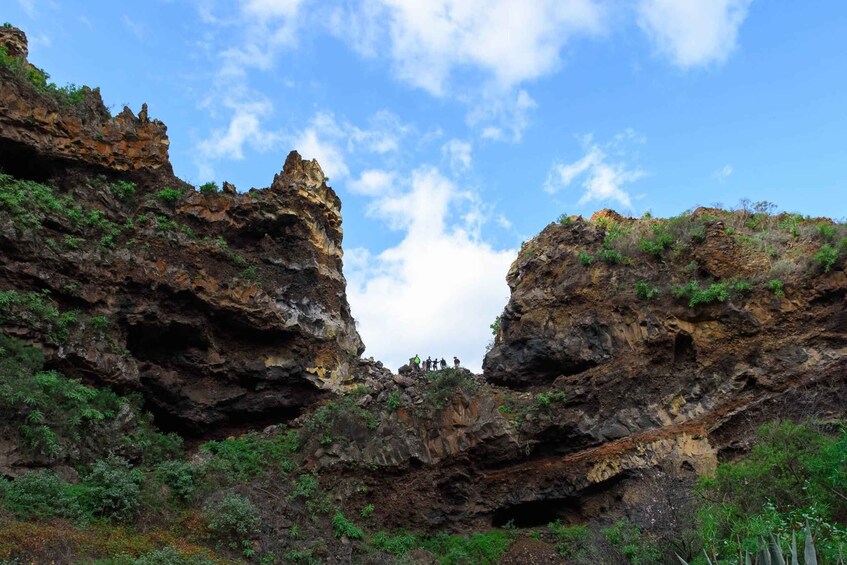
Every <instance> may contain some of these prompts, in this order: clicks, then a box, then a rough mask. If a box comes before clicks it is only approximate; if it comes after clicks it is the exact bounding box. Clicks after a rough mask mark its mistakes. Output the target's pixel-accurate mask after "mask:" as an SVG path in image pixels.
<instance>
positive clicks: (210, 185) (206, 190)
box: [200, 182, 219, 196]
mask: <svg viewBox="0 0 847 565" xmlns="http://www.w3.org/2000/svg"><path fill="white" fill-rule="evenodd" d="M218 190H219V189H218V184H217V183H216V182H205V183H203V184H201V185H200V193H201V194H204V195H206V196H211V195H212V194H217V193H218Z"/></svg>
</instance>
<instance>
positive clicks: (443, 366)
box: [441, 357, 447, 371]
mask: <svg viewBox="0 0 847 565" xmlns="http://www.w3.org/2000/svg"><path fill="white" fill-rule="evenodd" d="M446 368H447V361H445V360H444V357H442V358H441V370H442V371H443V370H444V369H446Z"/></svg>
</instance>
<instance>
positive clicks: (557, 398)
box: [535, 390, 568, 409]
mask: <svg viewBox="0 0 847 565" xmlns="http://www.w3.org/2000/svg"><path fill="white" fill-rule="evenodd" d="M567 399H568V396H567V395H566V394H565V393H564V392H562V391H561V390H548V391H545V392H539V393H538V394H536V395H535V406H536V407H537V408H540V409H547V408H549V407H550V405H551V404H553V403H554V402H565V401H566V400H567Z"/></svg>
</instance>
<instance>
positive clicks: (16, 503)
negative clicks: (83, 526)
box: [0, 471, 80, 520]
mask: <svg viewBox="0 0 847 565" xmlns="http://www.w3.org/2000/svg"><path fill="white" fill-rule="evenodd" d="M69 487H70V485H68V484H67V483H65V482H64V481H62V480H61V479H60V478H59V477H57V476H56V475H55V474H53V473H51V472H49V471H29V472H26V473H24V474H22V475H21V476H19V477H18V478H17V479H15V480H14V481H4V480H3V479H0V497H2V501H3V507H4V508H5V509H6V511H7V512H10V513H12V514H14V515H15V516H17V517H18V518H21V519H24V520H32V519H48V518H75V517H77V516H78V515H79V512H80V510H79V504H78V502H77V501H76V499H75V497H74V495H73V493H72V490H71V489H70V488H69Z"/></svg>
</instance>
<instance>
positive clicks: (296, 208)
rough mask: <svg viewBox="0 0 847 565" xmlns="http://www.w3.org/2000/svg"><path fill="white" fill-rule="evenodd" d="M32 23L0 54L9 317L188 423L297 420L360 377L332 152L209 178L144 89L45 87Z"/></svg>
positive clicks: (207, 426) (72, 366)
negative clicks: (126, 97)
mask: <svg viewBox="0 0 847 565" xmlns="http://www.w3.org/2000/svg"><path fill="white" fill-rule="evenodd" d="M21 37H22V33H11V31H9V28H4V30H3V34H2V35H0V39H2V41H3V45H5V46H6V50H7V53H8V54H9V55H11V56H17V57H18V59H16V60H15V61H16V63H15V65H17V66H11V67H10V66H4V67H0V171H3V173H5V174H4V175H3V176H2V177H0V184H2V189H3V193H4V198H3V199H2V200H0V291H4V292H6V293H7V294H6V296H7V299H8V301H7V304H8V308H7V309H6V310H5V311H4V312H0V329H2V331H3V332H4V333H6V334H8V335H14V336H17V337H18V338H22V339H24V340H25V341H27V342H30V343H34V344H38V345H39V347H41V348H42V349H43V350H44V353H45V356H46V360H47V366H48V367H49V368H51V369H57V370H60V371H62V372H63V373H64V374H66V375H68V376H70V377H75V378H81V379H83V380H84V382H86V383H89V384H93V385H111V386H113V387H115V388H116V389H117V390H119V391H122V392H124V393H126V392H132V391H138V392H141V393H142V394H143V395H144V398H145V402H146V406H147V407H148V408H149V409H150V410H151V411H152V412H153V413H154V414H155V415H156V418H157V424H158V425H160V426H162V427H164V428H166V429H172V430H178V431H179V432H180V433H188V434H191V433H201V432H202V433H205V432H208V431H211V430H220V429H224V428H227V427H231V426H240V425H242V424H244V423H247V422H249V423H250V424H251V425H258V423H260V422H262V421H273V422H279V421H285V420H288V419H290V418H292V417H295V416H296V415H297V414H299V412H300V411H301V409H303V408H304V407H305V406H308V405H310V404H311V403H313V402H314V401H315V400H317V399H319V398H321V397H323V396H325V395H326V394H327V393H328V392H329V391H336V392H338V391H342V390H344V389H345V387H348V386H349V384H350V379H351V374H350V366H351V360H352V359H355V358H356V357H357V356H358V355H359V354H360V353H361V352H362V351H363V349H364V346H363V344H362V341H361V339H360V338H359V335H358V333H357V331H356V328H355V324H354V321H353V319H352V317H351V315H350V308H349V305H348V303H347V299H346V295H345V286H346V283H345V280H344V276H343V274H342V250H341V240H342V230H341V202H340V200H339V199H338V197H337V196H336V195H335V192H334V191H333V190H332V189H331V188H330V187H328V186H327V185H326V183H325V180H326V179H325V177H324V174H323V172H322V171H321V169H320V166H319V165H318V164H317V163H316V162H315V161H305V160H303V159H301V158H300V156H299V155H298V154H297V153H296V152H292V153H291V154H290V155H289V156H288V158H287V159H286V160H285V165H284V167H283V170H282V172H281V173H279V174H278V175H276V176H275V177H274V180H273V183H272V185H271V186H270V188H266V189H261V190H255V189H253V190H250V191H249V192H248V193H240V194H239V193H236V192H235V191H234V190H233V187H232V185H229V184H228V183H227V184H226V185H225V187H226V188H227V189H228V190H226V191H225V192H223V193H221V192H218V193H213V192H211V191H207V192H206V193H200V192H197V191H195V190H194V189H193V188H192V187H190V186H189V185H187V184H186V183H184V182H182V181H180V180H179V179H176V178H175V177H173V174H172V172H171V165H170V162H169V160H168V139H167V136H166V133H165V132H166V128H165V126H164V124H162V123H161V122H159V121H158V120H150V119H149V118H148V117H147V108H146V105H145V106H144V107H143V109H142V111H141V113H140V114H139V115H138V116H135V115H133V113H132V112H131V111H130V110H129V109H127V108H125V109H124V110H123V112H122V113H121V114H119V115H118V116H116V117H114V118H113V117H110V116H109V115H108V112H107V111H106V109H105V108H104V107H103V104H102V101H101V99H100V96H99V93H98V92H97V91H96V90H90V89H87V88H83V89H82V90H79V91H76V92H77V93H78V94H80V96H79V97H77V98H71V99H69V98H68V97H67V96H66V95H65V94H66V93H62V92H57V91H56V90H55V89H51V88H48V87H44V85H43V84H41V83H39V81H38V80H37V78H38V77H36V80H35V81H33V80H32V75H31V74H28V73H27V72H26V71H27V69H28V63H26V61H25V60H24V59H23V58H22V57H23V56H25V54H26V49H25V45H26V44H25V42H24V43H21ZM11 40H15V41H17V43H14V44H12V43H10V41H11ZM21 45H22V46H21ZM29 181H37V182H39V183H42V184H40V185H35V184H32V183H29ZM33 301H36V302H37V301H40V303H46V304H48V305H49V306H50V307H52V308H54V309H55V312H57V315H60V316H64V318H62V320H65V321H64V322H61V323H62V324H63V327H62V329H61V331H58V330H57V323H59V322H57V320H58V318H55V319H52V318H50V317H49V316H48V317H46V318H45V317H44V316H42V315H39V314H38V313H36V312H33V304H35V302H33ZM69 312H70V313H71V314H68V313H69ZM68 320H73V321H68Z"/></svg>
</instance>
